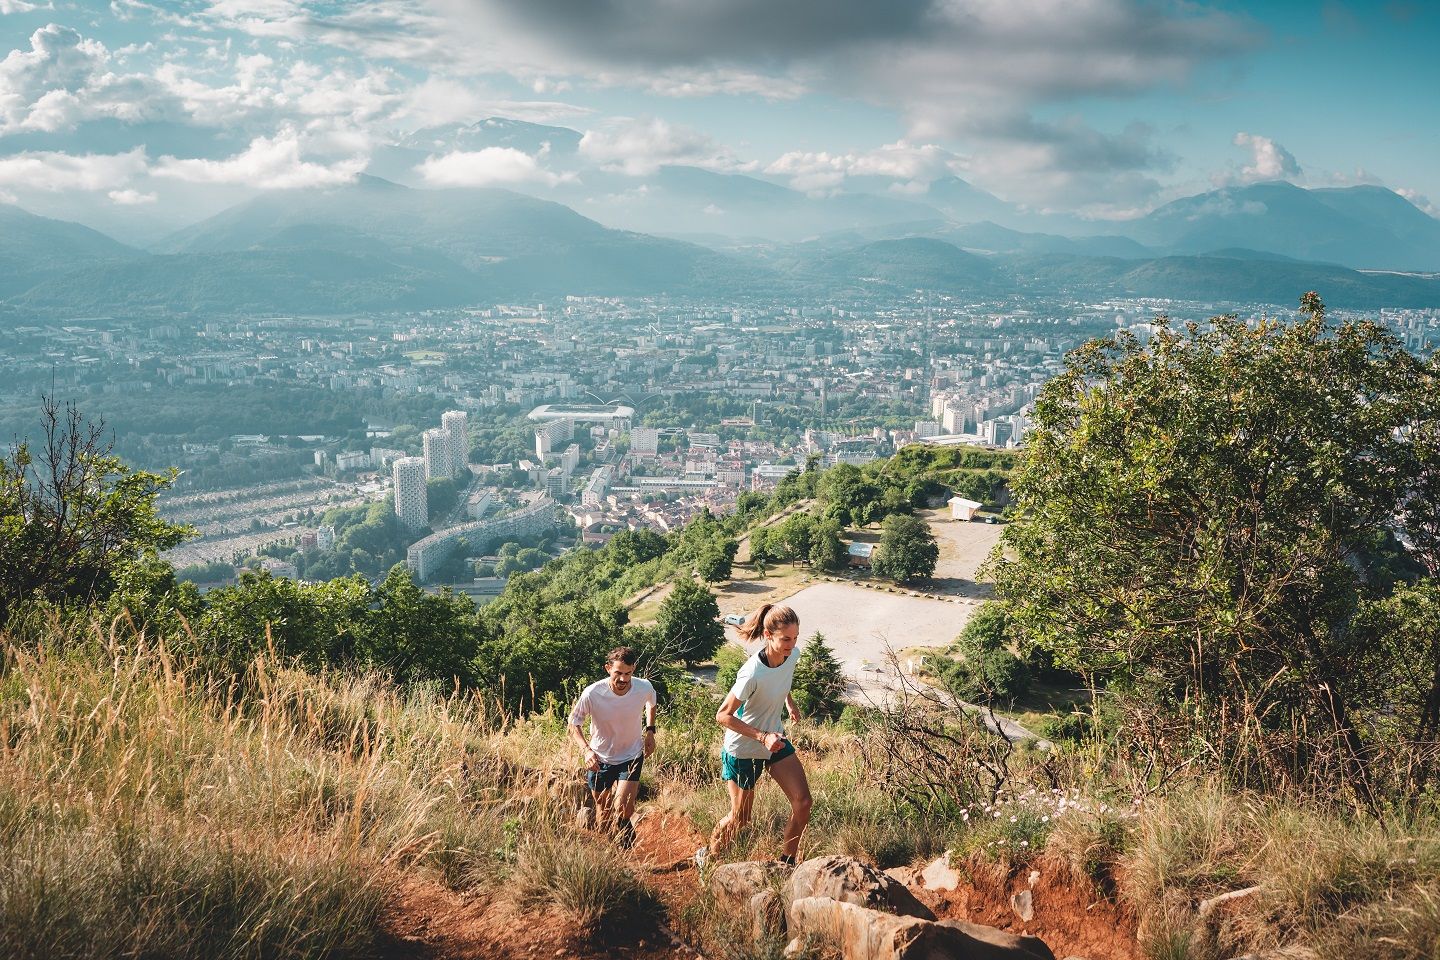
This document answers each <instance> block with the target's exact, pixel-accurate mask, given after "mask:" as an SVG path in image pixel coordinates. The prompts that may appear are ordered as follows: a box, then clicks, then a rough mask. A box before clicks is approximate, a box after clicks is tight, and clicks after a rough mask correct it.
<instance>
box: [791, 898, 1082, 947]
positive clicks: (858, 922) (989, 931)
mask: <svg viewBox="0 0 1440 960" xmlns="http://www.w3.org/2000/svg"><path fill="white" fill-rule="evenodd" d="M790 930H791V932H792V933H794V934H796V936H797V939H798V938H803V937H807V936H809V937H814V938H816V939H818V940H821V941H824V942H827V943H829V944H832V945H833V946H836V947H838V948H839V950H840V954H841V956H843V957H844V958H845V960H1055V955H1054V954H1052V953H1051V952H1050V950H1049V948H1048V947H1046V946H1045V944H1044V943H1043V942H1041V941H1040V940H1039V939H1037V938H1035V937H1017V936H1015V935H1013V934H1007V933H1004V932H1003V931H1000V930H995V929H993V928H991V927H980V926H978V925H976V924H970V923H961V922H958V921H951V920H947V921H942V922H938V923H937V922H934V921H930V920H922V919H920V918H918V917H908V916H896V915H894V914H890V913H884V912H881V911H879V910H871V909H868V908H866V907H862V906H859V905H857V904H854V903H848V902H843V901H839V900H832V899H830V898H829V897H803V898H801V899H799V900H795V901H793V902H792V903H791V904H790Z"/></svg>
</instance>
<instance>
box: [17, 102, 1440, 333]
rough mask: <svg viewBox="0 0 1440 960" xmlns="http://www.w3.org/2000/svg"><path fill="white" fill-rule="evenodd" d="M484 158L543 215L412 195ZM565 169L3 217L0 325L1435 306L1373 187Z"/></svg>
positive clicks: (457, 147)
mask: <svg viewBox="0 0 1440 960" xmlns="http://www.w3.org/2000/svg"><path fill="white" fill-rule="evenodd" d="M492 148H506V149H513V150H516V151H521V152H524V153H526V154H529V155H543V156H544V157H545V159H546V163H547V167H548V169H549V170H550V171H551V176H552V182H549V183H547V184H545V185H543V186H535V187H534V192H538V193H542V194H546V195H548V198H547V197H542V196H535V195H531V194H528V193H522V192H517V191H512V190H504V189H497V188H479V187H443V188H436V187H425V186H423V182H424V181H423V178H422V177H421V176H420V174H419V172H418V169H419V167H420V165H421V164H423V163H424V162H425V161H426V158H427V157H435V156H437V155H445V154H446V153H447V152H453V151H461V152H462V153H463V152H469V153H474V152H477V151H483V150H487V149H492ZM583 153H584V149H583V142H582V138H581V135H580V134H579V133H577V132H576V131H573V130H567V129H566V128H562V127H541V126H537V125H534V124H527V123H520V122H518V121H508V120H501V119H498V118H497V119H491V120H488V121H481V122H480V123H477V124H470V125H463V126H458V125H457V126H451V127H445V128H435V129H431V130H425V131H420V132H418V133H416V134H414V135H412V136H410V137H407V138H405V139H403V140H401V141H400V142H398V143H396V144H395V145H393V146H391V147H388V148H386V149H385V150H382V151H380V152H379V153H377V154H376V155H375V156H374V158H373V160H372V165H371V169H372V171H375V172H376V173H389V174H391V175H392V176H394V177H396V178H398V179H406V180H409V181H410V185H405V184H402V183H398V182H395V181H394V180H390V179H385V178H382V177H379V176H374V175H366V176H362V177H360V178H359V180H358V181H357V182H355V183H354V184H351V185H348V186H343V187H338V188H330V189H314V190H288V191H275V192H271V193H268V194H262V195H260V196H258V197H256V198H253V199H251V200H248V201H246V202H243V203H240V204H239V205H237V206H235V207H232V208H230V209H228V210H225V211H224V212H222V213H220V214H218V215H216V216H212V217H209V218H207V219H204V220H202V221H201V222H199V223H195V224H193V225H190V226H188V227H186V228H184V229H182V230H180V231H178V232H176V233H173V234H171V235H170V236H168V237H165V238H164V239H162V240H160V241H159V242H156V243H154V244H152V245H151V246H150V247H149V248H148V249H143V250H142V249H138V248H136V247H133V246H127V245H125V244H122V243H120V242H118V241H116V240H114V239H111V238H110V237H108V236H106V235H104V234H102V233H100V232H97V231H96V230H93V229H90V228H89V227H85V226H82V225H80V224H78V223H71V222H66V221H62V220H55V219H47V218H42V217H37V216H33V215H31V214H29V213H26V212H25V211H23V210H20V209H19V208H16V207H14V206H5V205H0V309H3V310H4V312H5V313H6V314H8V315H9V316H10V320H9V322H17V321H16V320H15V318H16V317H23V316H25V315H44V316H53V315H72V316H73V315H86V314H105V313H133V312H144V313H172V312H179V313H193V312H210V313H221V314H223V313H227V312H238V311H285V312H312V313H342V312H348V311H356V310H389V309H416V308H424V307H443V306H452V305H459V304H466V303H483V302H493V301H497V300H502V301H503V300H524V299H527V298H533V297H543V296H555V295H561V294H566V293H575V294H597V295H637V294H658V293H670V294H676V295H694V296H710V297H737V296H745V295H791V294H793V295H796V296H805V295H816V294H821V293H826V292H832V293H840V292H853V293H859V294H863V293H885V292H903V291H909V290H914V289H929V290H934V291H937V292H942V293H948V294H952V295H956V296H962V297H963V296H988V295H1003V294H1007V293H1018V292H1026V291H1028V292H1031V293H1068V294H1071V295H1078V296H1117V295H1135V296H1155V297H1173V298H1179V299H1201V300H1222V299H1223V300H1242V301H1268V302H1276V303H1290V302H1293V301H1294V300H1295V299H1296V297H1298V295H1299V294H1300V293H1301V292H1303V291H1305V290H1309V289H1318V290H1320V291H1321V292H1322V294H1323V295H1324V296H1325V298H1326V300H1327V301H1328V302H1330V303H1332V304H1334V305H1336V306H1355V307H1375V306H1382V305H1388V306H1440V280H1437V279H1435V278H1431V277H1427V276H1423V275H1422V276H1417V275H1406V274H1424V273H1427V272H1432V271H1440V221H1437V220H1436V219H1435V218H1433V217H1430V216H1429V215H1427V214H1426V213H1424V212H1423V211H1421V210H1420V209H1418V208H1417V207H1415V206H1414V205H1413V204H1411V203H1410V202H1409V201H1407V200H1406V199H1405V198H1403V197H1401V196H1399V195H1398V194H1395V193H1393V192H1392V191H1390V190H1386V189H1383V188H1380V187H1369V186H1362V187H1350V188H1346V189H1318V190H1306V189H1303V188H1300V187H1296V186H1293V185H1291V184H1289V183H1281V182H1272V183H1260V184H1254V185H1251V186H1246V187H1232V188H1226V189H1222V190H1216V191H1212V192H1209V193H1205V194H1200V195H1198V196H1194V197H1187V198H1184V199H1181V200H1177V201H1174V202H1172V203H1169V204H1166V205H1165V206H1162V207H1160V208H1158V209H1156V210H1155V211H1153V212H1152V213H1150V214H1149V215H1147V216H1145V217H1142V218H1140V219H1137V220H1134V221H1128V222H1123V223H1120V222H1111V223H1105V224H1099V223H1088V224H1085V223H1075V222H1070V221H1066V220H1057V219H1053V218H1049V219H1047V218H1042V217H1036V216H1033V215H1029V214H1026V213H1025V212H1023V211H1019V210H1017V209H1015V208H1014V207H1012V206H1011V205H1009V204H1007V203H1005V202H1004V201H1002V200H1000V199H998V198H996V197H993V196H991V195H990V194H987V193H985V192H984V191H982V190H979V189H977V188H975V187H973V186H971V185H970V184H967V183H965V182H964V181H963V180H959V179H957V178H953V177H952V178H947V179H945V180H942V181H937V182H935V183H932V184H931V185H930V188H929V191H928V193H926V194H918V195H910V196H903V197H902V196H894V195H890V194H882V193H863V192H844V193H832V194H826V195H809V194H806V193H801V192H798V191H796V190H792V189H790V188H789V187H785V186H782V185H780V184H777V183H773V182H770V181H767V180H764V179H760V178H757V177H753V176H748V175H744V174H738V173H716V172H713V171H710V170H704V169H700V168H698V167H692V166H684V165H661V166H658V167H657V168H655V169H654V170H651V171H647V172H641V173H638V174H637V173H635V172H631V173H629V174H626V173H621V172H615V171H605V170H603V169H601V168H600V167H597V166H595V165H594V164H593V163H592V164H590V165H588V166H586V165H584V158H583V156H582V154H583ZM605 178H609V180H608V181H606V179H605ZM612 186H613V188H614V189H613V190H609V192H606V190H607V189H608V188H609V187H612ZM527 189H530V188H529V187H527ZM596 197H609V198H611V199H609V200H606V201H603V202H602V201H597V200H596V199H595V198H596ZM566 199H569V200H570V203H565V202H562V201H564V200H566ZM596 207H600V208H602V209H600V210H597V209H595V208H596ZM1360 270H1368V271H1388V272H1384V273H1381V272H1368V273H1362V272H1359V271H1360Z"/></svg>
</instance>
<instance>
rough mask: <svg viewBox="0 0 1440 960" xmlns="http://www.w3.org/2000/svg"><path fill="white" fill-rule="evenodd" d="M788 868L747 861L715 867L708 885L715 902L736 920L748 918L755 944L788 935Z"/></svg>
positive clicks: (769, 862)
mask: <svg viewBox="0 0 1440 960" xmlns="http://www.w3.org/2000/svg"><path fill="white" fill-rule="evenodd" d="M787 871H788V868H787V867H785V866H783V865H781V864H779V863H776V862H775V861H773V860H747V861H744V862H742V863H727V864H724V865H722V866H719V867H716V868H715V870H714V872H713V873H711V874H710V878H709V880H708V882H707V885H708V886H709V888H710V893H711V896H713V897H714V898H715V902H716V903H717V904H719V905H721V906H722V907H723V908H725V909H726V910H728V911H729V912H730V913H731V914H733V915H735V916H743V917H747V918H749V921H750V928H751V934H752V936H753V937H754V938H755V939H756V940H763V939H766V938H767V937H771V936H779V935H781V934H783V933H784V932H785V898H784V896H783V895H782V894H781V889H782V885H783V881H784V878H785V874H786V872H787Z"/></svg>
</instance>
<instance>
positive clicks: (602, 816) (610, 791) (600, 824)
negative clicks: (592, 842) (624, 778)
mask: <svg viewBox="0 0 1440 960" xmlns="http://www.w3.org/2000/svg"><path fill="white" fill-rule="evenodd" d="M614 793H615V788H614V787H607V788H606V789H605V790H602V791H601V792H599V793H593V792H592V793H591V794H590V796H591V798H592V799H593V800H594V801H595V829H597V830H599V831H600V832H601V833H609V832H610V828H611V823H610V816H611V812H612V810H613V809H614V804H613V800H612V797H613V796H614Z"/></svg>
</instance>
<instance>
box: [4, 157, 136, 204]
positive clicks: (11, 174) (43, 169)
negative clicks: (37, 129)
mask: <svg viewBox="0 0 1440 960" xmlns="http://www.w3.org/2000/svg"><path fill="white" fill-rule="evenodd" d="M146 166H147V161H146V157H145V150H144V148H143V147H137V148H136V149H134V150H131V151H129V152H128V153H111V154H95V153H87V154H81V155H76V154H69V153H57V152H52V151H27V152H25V153H17V154H12V155H11V156H8V157H0V187H9V188H18V189H22V190H39V191H44V192H47V193H56V192H59V191H72V190H82V191H87V192H89V191H102V190H104V191H110V190H121V189H124V188H125V186H126V185H127V184H129V183H130V182H131V181H132V180H134V179H135V178H136V177H139V176H142V175H144V173H145V169H146Z"/></svg>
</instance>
